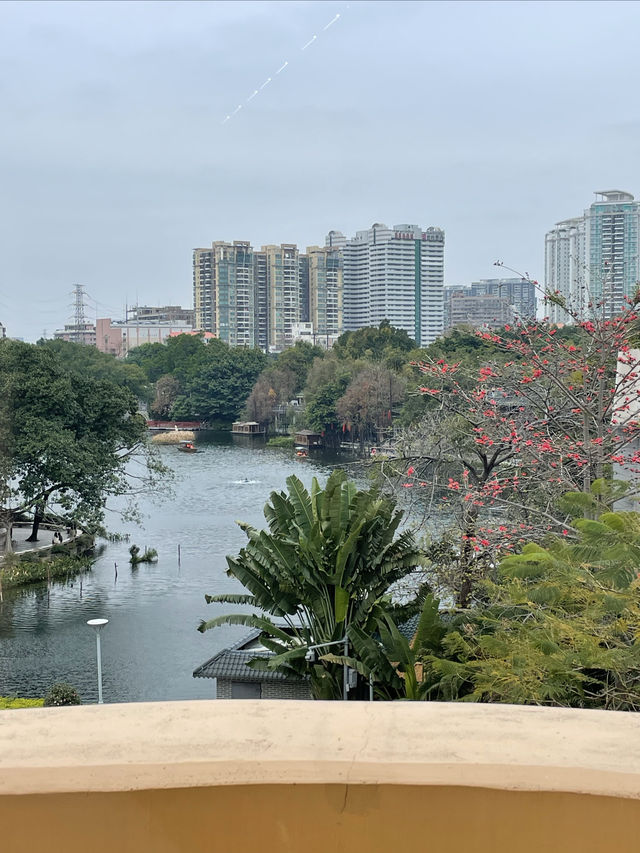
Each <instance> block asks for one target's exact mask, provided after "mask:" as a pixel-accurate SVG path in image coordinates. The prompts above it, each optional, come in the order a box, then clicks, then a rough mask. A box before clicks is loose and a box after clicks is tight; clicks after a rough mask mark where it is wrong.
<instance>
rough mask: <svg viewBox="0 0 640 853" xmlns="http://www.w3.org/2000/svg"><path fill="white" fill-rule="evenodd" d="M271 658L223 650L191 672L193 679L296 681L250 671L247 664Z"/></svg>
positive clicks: (284, 676) (259, 654)
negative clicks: (258, 659)
mask: <svg viewBox="0 0 640 853" xmlns="http://www.w3.org/2000/svg"><path fill="white" fill-rule="evenodd" d="M269 657H272V655H271V653H270V652H255V651H242V650H237V649H233V648H231V649H223V650H222V651H221V652H218V654H217V655H214V656H213V657H212V658H210V659H209V660H208V661H206V663H203V664H202V665H201V666H199V667H198V668H197V669H195V670H194V671H193V677H194V678H228V679H232V680H233V681H252V682H258V681H297V680H298V679H295V678H287V676H286V675H283V674H282V673H280V672H272V671H270V670H260V669H250V668H249V667H248V666H247V663H248V662H249V661H250V660H255V658H269Z"/></svg>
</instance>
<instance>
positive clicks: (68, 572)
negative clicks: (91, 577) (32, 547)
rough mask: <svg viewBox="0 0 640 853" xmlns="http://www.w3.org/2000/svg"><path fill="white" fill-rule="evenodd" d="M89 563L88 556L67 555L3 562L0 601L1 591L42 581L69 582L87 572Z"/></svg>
mask: <svg viewBox="0 0 640 853" xmlns="http://www.w3.org/2000/svg"><path fill="white" fill-rule="evenodd" d="M56 547H61V546H56ZM91 563H92V560H91V558H90V557H89V556H88V555H85V556H77V555H74V556H70V555H69V554H59V555H53V556H51V557H50V558H49V559H44V558H40V557H38V556H32V555H28V556H23V557H22V558H15V559H14V560H11V561H7V560H5V562H4V564H2V565H1V566H0V600H2V591H3V590H8V589H13V588H14V587H17V586H24V585H26V584H33V583H43V582H44V581H47V582H49V581H52V580H69V579H71V578H74V577H76V575H79V574H81V573H82V572H87V571H89V569H90V568H91Z"/></svg>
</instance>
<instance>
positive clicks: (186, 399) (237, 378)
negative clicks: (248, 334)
mask: <svg viewBox="0 0 640 853" xmlns="http://www.w3.org/2000/svg"><path fill="white" fill-rule="evenodd" d="M266 363H267V357H266V356H265V355H264V353H262V352H261V351H260V350H257V349H245V348H244V347H234V348H231V347H228V346H227V345H226V344H225V343H223V342H221V341H215V340H214V341H210V342H209V343H208V344H207V345H206V353H205V356H204V358H203V359H202V360H201V361H199V363H198V365H197V369H196V370H188V371H185V372H184V373H183V374H182V377H181V378H180V377H179V379H180V384H181V386H182V388H183V391H182V393H181V394H179V395H178V397H177V398H176V400H175V403H174V405H173V409H172V411H171V415H172V417H174V418H178V419H182V418H197V419H202V420H206V421H210V422H223V423H231V421H233V420H235V419H236V418H237V417H238V415H239V414H240V412H241V411H242V408H243V406H244V405H245V402H246V400H247V397H248V396H249V394H250V393H251V389H252V388H253V386H254V384H255V382H256V380H257V378H258V376H259V375H260V373H261V372H262V370H263V369H264V367H265V365H266ZM174 375H176V374H174Z"/></svg>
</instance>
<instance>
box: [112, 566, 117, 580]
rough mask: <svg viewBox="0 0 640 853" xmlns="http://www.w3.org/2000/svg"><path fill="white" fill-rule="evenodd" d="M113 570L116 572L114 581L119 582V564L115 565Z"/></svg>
mask: <svg viewBox="0 0 640 853" xmlns="http://www.w3.org/2000/svg"><path fill="white" fill-rule="evenodd" d="M113 569H114V571H115V573H116V576H115V578H114V580H118V564H117V563H114V564H113Z"/></svg>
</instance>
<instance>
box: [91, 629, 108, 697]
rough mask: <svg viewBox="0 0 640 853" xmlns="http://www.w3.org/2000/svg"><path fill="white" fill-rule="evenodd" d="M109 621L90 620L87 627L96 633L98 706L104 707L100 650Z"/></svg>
mask: <svg viewBox="0 0 640 853" xmlns="http://www.w3.org/2000/svg"><path fill="white" fill-rule="evenodd" d="M108 621H109V620H108V619H89V620H88V621H87V625H89V626H90V627H91V628H94V629H95V632H96V657H97V660H98V705H102V704H103V702H102V652H101V650H100V631H101V630H102V629H103V628H104V626H105V625H106V624H107V622H108Z"/></svg>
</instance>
